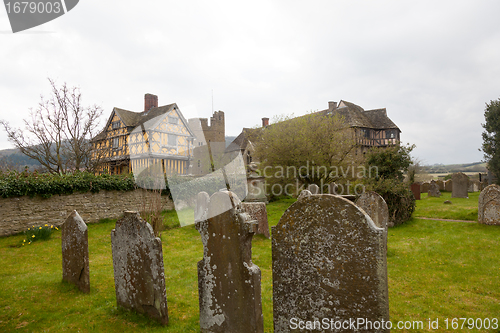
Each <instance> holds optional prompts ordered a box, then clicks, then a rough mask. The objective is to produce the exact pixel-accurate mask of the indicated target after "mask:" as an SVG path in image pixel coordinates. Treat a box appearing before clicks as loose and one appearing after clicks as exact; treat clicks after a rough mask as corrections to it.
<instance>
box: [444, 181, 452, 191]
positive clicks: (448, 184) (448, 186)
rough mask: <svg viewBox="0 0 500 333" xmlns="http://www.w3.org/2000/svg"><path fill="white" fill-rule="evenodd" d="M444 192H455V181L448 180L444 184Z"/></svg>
mask: <svg viewBox="0 0 500 333" xmlns="http://www.w3.org/2000/svg"><path fill="white" fill-rule="evenodd" d="M444 190H445V191H447V192H452V191H453V180H451V179H448V180H446V181H445V182H444Z"/></svg>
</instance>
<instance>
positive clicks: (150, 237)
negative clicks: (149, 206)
mask: <svg viewBox="0 0 500 333" xmlns="http://www.w3.org/2000/svg"><path fill="white" fill-rule="evenodd" d="M111 251H112V254H113V269H114V276H115V292H116V302H117V304H118V305H119V306H121V307H123V308H125V309H129V310H135V311H137V312H139V313H143V314H145V315H146V316H148V317H150V318H153V319H155V320H157V321H158V322H160V323H161V324H162V325H167V324H168V308H167V292H166V289H165V271H164V269H163V253H162V247H161V240H160V239H159V238H157V237H155V236H154V233H153V228H152V227H151V225H150V224H149V223H147V222H146V221H144V220H143V219H141V217H140V216H139V213H138V212H124V216H123V218H121V219H120V220H118V221H116V226H115V229H113V230H112V231H111Z"/></svg>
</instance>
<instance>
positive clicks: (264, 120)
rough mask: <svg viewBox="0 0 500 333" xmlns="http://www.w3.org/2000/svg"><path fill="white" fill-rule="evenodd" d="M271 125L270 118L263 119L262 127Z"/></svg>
mask: <svg viewBox="0 0 500 333" xmlns="http://www.w3.org/2000/svg"><path fill="white" fill-rule="evenodd" d="M267 125H269V118H262V127H266V126H267Z"/></svg>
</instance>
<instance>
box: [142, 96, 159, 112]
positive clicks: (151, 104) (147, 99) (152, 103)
mask: <svg viewBox="0 0 500 333" xmlns="http://www.w3.org/2000/svg"><path fill="white" fill-rule="evenodd" d="M157 107H158V96H156V95H153V94H146V95H144V112H148V111H149V110H150V109H151V108H157Z"/></svg>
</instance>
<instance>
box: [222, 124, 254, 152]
mask: <svg viewBox="0 0 500 333" xmlns="http://www.w3.org/2000/svg"><path fill="white" fill-rule="evenodd" d="M249 131H251V129H250V128H243V130H242V131H241V133H240V135H238V136H237V137H236V139H234V140H233V142H231V143H230V144H229V146H227V148H226V152H227V153H229V152H233V151H240V150H245V149H246V147H247V145H248V144H249V142H250V140H249V139H248V133H249Z"/></svg>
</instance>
